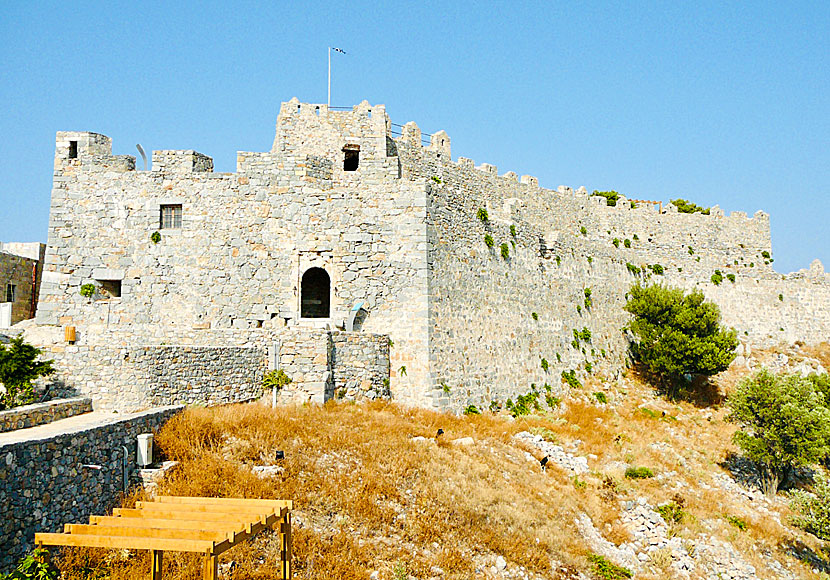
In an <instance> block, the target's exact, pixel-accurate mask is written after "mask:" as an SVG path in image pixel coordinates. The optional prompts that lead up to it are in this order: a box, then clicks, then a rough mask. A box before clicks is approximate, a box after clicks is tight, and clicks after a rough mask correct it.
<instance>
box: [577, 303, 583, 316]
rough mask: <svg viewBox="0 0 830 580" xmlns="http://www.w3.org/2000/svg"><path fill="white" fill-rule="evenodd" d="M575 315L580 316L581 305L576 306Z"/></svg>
mask: <svg viewBox="0 0 830 580" xmlns="http://www.w3.org/2000/svg"><path fill="white" fill-rule="evenodd" d="M576 313H577V314H582V305H581V304H577V305H576Z"/></svg>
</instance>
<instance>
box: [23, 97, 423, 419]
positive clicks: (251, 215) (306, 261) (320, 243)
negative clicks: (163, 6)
mask: <svg viewBox="0 0 830 580" xmlns="http://www.w3.org/2000/svg"><path fill="white" fill-rule="evenodd" d="M317 118H318V117H317V116H316V115H315V119H317ZM367 119H368V117H367ZM292 122H293V121H292V120H291V118H290V115H289V117H287V118H286V119H283V120H282V121H281V123H292ZM375 124H379V125H380V127H381V128H382V131H381V134H380V136H379V137H378V136H375V135H374V134H372V133H369V134H367V135H366V136H365V137H363V138H361V139H355V140H356V141H358V143H356V144H358V145H360V146H361V148H362V149H361V160H360V166H359V168H358V170H357V171H353V172H346V173H348V175H347V176H346V177H344V178H343V179H342V180H340V181H338V179H337V176H338V169H337V167H340V169H339V171H340V173H342V172H343V170H342V167H341V166H338V165H337V164H335V163H333V162H332V159H335V158H336V159H339V160H340V163H341V164H342V155H343V153H342V151H340V148H342V147H343V143H342V142H340V143H339V147H335V150H334V151H327V152H326V154H327V156H328V158H327V159H323V158H320V157H316V156H314V155H312V154H311V153H309V152H307V151H300V152H296V151H276V152H272V153H270V154H247V153H240V155H239V165H240V169H241V172H238V173H233V174H231V173H213V172H212V171H211V164H210V163H208V162H207V161H205V158H204V156H202V155H200V154H198V153H196V152H193V151H184V152H178V153H177V152H170V151H157V152H154V154H153V155H154V168H153V171H135V169H134V160H133V163H132V164H131V163H130V162H129V160H125V159H122V158H116V157H113V156H111V155H109V151H110V149H109V147H110V143H109V139H108V138H106V137H104V136H100V135H95V134H87V133H59V134H58V146H57V149H56V161H55V167H56V176H55V180H54V188H53V192H52V207H51V213H50V227H49V243H48V246H49V250H48V254H47V259H46V263H47V266H46V270H47V271H46V273H45V276H44V283H43V288H42V291H41V300H42V302H41V307H40V308H39V310H38V322H39V323H40V324H48V325H61V326H75V327H76V329H77V334H78V341H77V343H76V344H75V345H73V346H74V347H76V348H78V349H82V348H87V349H95V350H98V348H97V347H100V346H104V347H109V346H111V343H110V342H109V341H110V335H111V333H110V332H109V330H113V331H114V329H118V332H114V334H115V335H116V336H117V340H118V341H119V343H124V344H126V345H152V344H158V343H160V342H167V343H168V344H169V343H170V342H171V341H170V340H166V339H167V338H169V337H171V336H186V337H187V336H190V333H189V332H188V331H190V330H201V329H234V330H248V329H258V328H262V329H264V330H271V331H276V330H278V329H280V328H284V327H287V326H288V327H290V326H292V325H297V324H299V325H307V326H313V325H315V324H316V322H315V321H303V320H301V319H300V316H299V314H300V294H301V279H302V274H303V273H304V272H305V271H306V270H308V269H309V268H312V267H320V268H323V269H325V270H326V272H327V273H328V274H329V276H330V278H331V309H332V316H331V319H330V320H327V321H326V324H328V325H330V326H331V327H337V326H341V325H343V322H344V321H345V320H346V319H347V318H349V313H350V311H351V310H352V309H353V308H354V307H356V306H358V305H361V306H362V310H363V312H364V313H365V316H364V318H365V320H363V322H362V327H361V329H362V330H363V331H364V332H378V333H383V334H389V335H391V336H392V337H393V341H394V343H395V344H396V348H395V349H394V350H393V351H392V353H391V357H392V360H393V363H394V368H396V369H400V368H401V367H404V366H405V367H406V368H407V370H408V372H407V373H406V375H403V374H398V373H396V374H395V375H394V376H393V377H392V384H391V389H392V391H393V392H394V394H395V396H396V397H398V398H399V399H401V400H403V401H408V402H412V403H415V404H418V403H420V402H422V401H419V397H420V396H421V394H420V391H419V385H420V384H421V383H422V382H424V381H425V380H426V377H427V376H428V373H429V365H428V357H427V354H426V353H427V315H426V311H427V307H426V296H427V286H426V285H427V275H426V270H427V264H426V258H425V248H426V226H425V223H424V222H425V219H424V216H425V212H426V210H425V206H426V187H425V186H424V185H423V184H422V183H417V184H413V183H411V182H408V181H403V180H400V179H398V178H397V176H398V164H397V159H396V158H388V157H387V151H386V137H385V113H383V112H382V109H381V111H380V114H378V115H377V117H373V121H371V123H370V125H371V126H370V127H368V129H367V131H368V130H369V129H371V128H372V127H373V126H374V125H375ZM295 125H296V124H295ZM295 125H292V126H291V128H290V131H291V133H292V135H295V136H296V135H298V134H299V133H302V132H303V131H305V130H307V131H308V132H309V133H308V135H307V136H306V137H305V140H304V141H303V142H306V143H313V142H316V141H315V138H316V135H317V133H316V132H318V131H320V130H322V129H320V128H319V127H316V128H315V126H314V125H310V126H309V127H307V128H306V129H304V128H303V126H302V124H300V126H295ZM326 130H327V129H326ZM350 135H351V134H350ZM298 138H299V137H298ZM349 139H351V137H349ZM375 141H376V142H377V143H382V144H383V146H382V148H381V147H380V145H377V146H374V145H372V143H374V142H375ZM71 142H75V143H76V145H75V147H77V157H76V158H72V157H71V156H70V154H69V151H70V146H69V145H68V144H69V143H71ZM295 153H296V154H295ZM130 159H131V158H130ZM249 160H250V163H249ZM156 164H158V167H156ZM334 166H336V167H334ZM333 167H334V168H333ZM162 206H181V227H180V228H172V229H168V228H161V225H162V223H161V218H160V214H161V211H162ZM154 232H158V233H159V235H160V238H161V239H160V241H158V243H154V242H153V241H152V239H151V236H152V234H153V233H154ZM113 281H114V282H117V283H118V284H119V285H120V297H119V296H114V295H112V294H111V293H110V294H107V288H108V285H111V284H112V282H113ZM85 284H93V285H94V286H95V287H96V291H95V294H94V295H93V296H92V297H84V296H82V295H81V294H80V289H81V287H82V286H83V285H85ZM176 344H180V345H182V346H188V345H191V344H193V345H195V344H197V342H196V341H194V342H184V343H176ZM214 346H215V345H214ZM78 352H82V351H80V350H79V351H78ZM87 352H89V351H87ZM73 356H83V355H80V354H77V353H75V354H73ZM94 356H96V357H97V356H98V355H94ZM107 360H111V359H110V357H107ZM91 366H94V365H93V364H92V363H90V364H89V365H87V368H89V367H91ZM102 366H103V365H102Z"/></svg>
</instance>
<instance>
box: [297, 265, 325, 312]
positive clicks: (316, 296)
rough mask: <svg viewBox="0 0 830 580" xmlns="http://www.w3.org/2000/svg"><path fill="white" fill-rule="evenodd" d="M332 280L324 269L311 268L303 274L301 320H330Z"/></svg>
mask: <svg viewBox="0 0 830 580" xmlns="http://www.w3.org/2000/svg"><path fill="white" fill-rule="evenodd" d="M330 291H331V279H330V278H329V275H328V274H327V273H326V271H325V270H323V269H322V268H309V269H308V270H306V272H305V274H303V280H302V284H301V290H300V317H301V318H329V317H330V316H331V314H330V312H329V302H330V301H329V294H330Z"/></svg>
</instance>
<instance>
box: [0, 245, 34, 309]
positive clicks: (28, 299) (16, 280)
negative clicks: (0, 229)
mask: <svg viewBox="0 0 830 580" xmlns="http://www.w3.org/2000/svg"><path fill="white" fill-rule="evenodd" d="M37 277H38V261H37V260H32V259H30V258H24V257H23V256H17V255H15V254H9V253H6V252H2V251H0V302H5V301H6V288H7V286H8V285H9V284H11V285H13V286H14V302H13V303H12V316H11V323H12V324H17V323H18V322H20V321H21V320H26V319H28V318H32V313H33V312H34V308H35V304H36V302H37Z"/></svg>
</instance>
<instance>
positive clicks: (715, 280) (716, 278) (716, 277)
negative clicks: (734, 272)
mask: <svg viewBox="0 0 830 580" xmlns="http://www.w3.org/2000/svg"><path fill="white" fill-rule="evenodd" d="M710 280H712V284H714V285H715V286H720V283H721V282H723V274H721V273H720V270H715V273H714V274H712V277H711V278H710Z"/></svg>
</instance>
